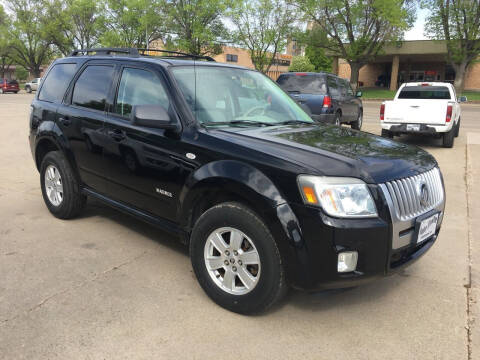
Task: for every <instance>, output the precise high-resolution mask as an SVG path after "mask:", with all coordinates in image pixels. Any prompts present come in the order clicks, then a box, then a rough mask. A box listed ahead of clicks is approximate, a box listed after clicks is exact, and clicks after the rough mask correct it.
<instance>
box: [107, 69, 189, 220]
mask: <svg viewBox="0 0 480 360" xmlns="http://www.w3.org/2000/svg"><path fill="white" fill-rule="evenodd" d="M165 80H166V78H165V76H164V75H163V73H162V72H161V71H160V70H152V69H149V68H146V67H142V65H141V64H139V63H130V64H124V65H123V66H122V68H121V69H120V70H119V73H118V80H117V81H118V86H117V88H116V91H115V95H114V101H113V103H112V104H111V106H110V108H109V110H108V113H107V116H106V122H105V135H106V137H107V139H108V140H107V142H106V146H105V151H104V154H103V166H104V168H105V170H106V173H107V181H108V186H107V189H106V194H107V196H109V197H110V198H111V199H114V200H117V201H121V202H123V203H126V204H128V205H130V206H133V207H135V208H137V209H140V210H142V211H144V212H147V213H150V214H152V215H155V216H159V217H162V218H165V219H168V220H172V221H173V220H175V219H176V214H177V211H176V210H177V208H176V207H177V203H178V196H179V195H180V190H181V188H182V186H183V184H184V182H185V179H186V177H187V176H188V174H190V172H191V171H192V168H191V167H189V166H188V164H187V163H186V162H185V161H184V160H182V158H184V155H180V154H184V153H185V152H186V151H185V150H184V149H183V146H182V141H181V138H180V137H179V135H178V134H172V133H171V131H169V130H165V129H158V128H150V127H143V126H138V125H136V124H135V123H134V122H133V121H132V109H133V107H134V106H138V105H160V106H162V107H163V108H164V109H165V110H166V111H167V112H168V114H169V115H170V117H171V119H172V120H173V121H177V122H179V121H180V120H179V118H178V115H177V112H176V111H175V106H174V102H173V101H172V98H171V95H170V92H169V88H168V86H167V85H166V81H165Z"/></svg>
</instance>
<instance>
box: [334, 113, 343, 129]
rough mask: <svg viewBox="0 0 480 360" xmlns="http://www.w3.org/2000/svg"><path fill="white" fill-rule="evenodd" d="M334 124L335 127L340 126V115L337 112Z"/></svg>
mask: <svg viewBox="0 0 480 360" xmlns="http://www.w3.org/2000/svg"><path fill="white" fill-rule="evenodd" d="M334 124H335V125H337V126H341V125H342V115H340V113H338V112H337V113H336V114H335V119H334Z"/></svg>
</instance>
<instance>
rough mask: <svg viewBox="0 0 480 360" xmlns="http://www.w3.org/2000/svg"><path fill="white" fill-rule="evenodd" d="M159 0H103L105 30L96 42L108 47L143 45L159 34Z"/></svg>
mask: <svg viewBox="0 0 480 360" xmlns="http://www.w3.org/2000/svg"><path fill="white" fill-rule="evenodd" d="M163 9H164V1H163V0H105V20H104V22H103V26H105V29H106V30H105V32H104V33H103V34H102V35H101V36H100V43H101V44H102V45H104V46H111V47H132V46H133V47H139V48H147V47H148V44H150V42H152V41H154V40H157V39H159V38H161V37H162V34H163V32H164V30H163V29H164V24H165V21H166V20H165V16H164V14H163Z"/></svg>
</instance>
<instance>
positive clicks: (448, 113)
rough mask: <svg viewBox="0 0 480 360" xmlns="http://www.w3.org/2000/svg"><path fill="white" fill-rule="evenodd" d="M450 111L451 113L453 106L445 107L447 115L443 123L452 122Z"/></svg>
mask: <svg viewBox="0 0 480 360" xmlns="http://www.w3.org/2000/svg"><path fill="white" fill-rule="evenodd" d="M452 111H453V106H452V105H448V106H447V115H446V116H445V122H447V123H448V122H450V120H452Z"/></svg>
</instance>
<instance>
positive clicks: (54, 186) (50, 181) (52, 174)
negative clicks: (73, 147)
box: [45, 165, 63, 206]
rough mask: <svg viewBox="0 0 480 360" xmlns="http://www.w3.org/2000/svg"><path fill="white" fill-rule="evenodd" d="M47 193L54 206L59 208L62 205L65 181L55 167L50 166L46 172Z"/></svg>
mask: <svg viewBox="0 0 480 360" xmlns="http://www.w3.org/2000/svg"><path fill="white" fill-rule="evenodd" d="M45 192H46V194H47V197H48V200H49V201H50V202H51V203H52V205H54V206H59V205H60V204H61V203H62V201H63V181H62V177H61V176H60V172H59V171H58V169H57V168H56V167H55V166H53V165H48V166H47V169H46V170H45Z"/></svg>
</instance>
